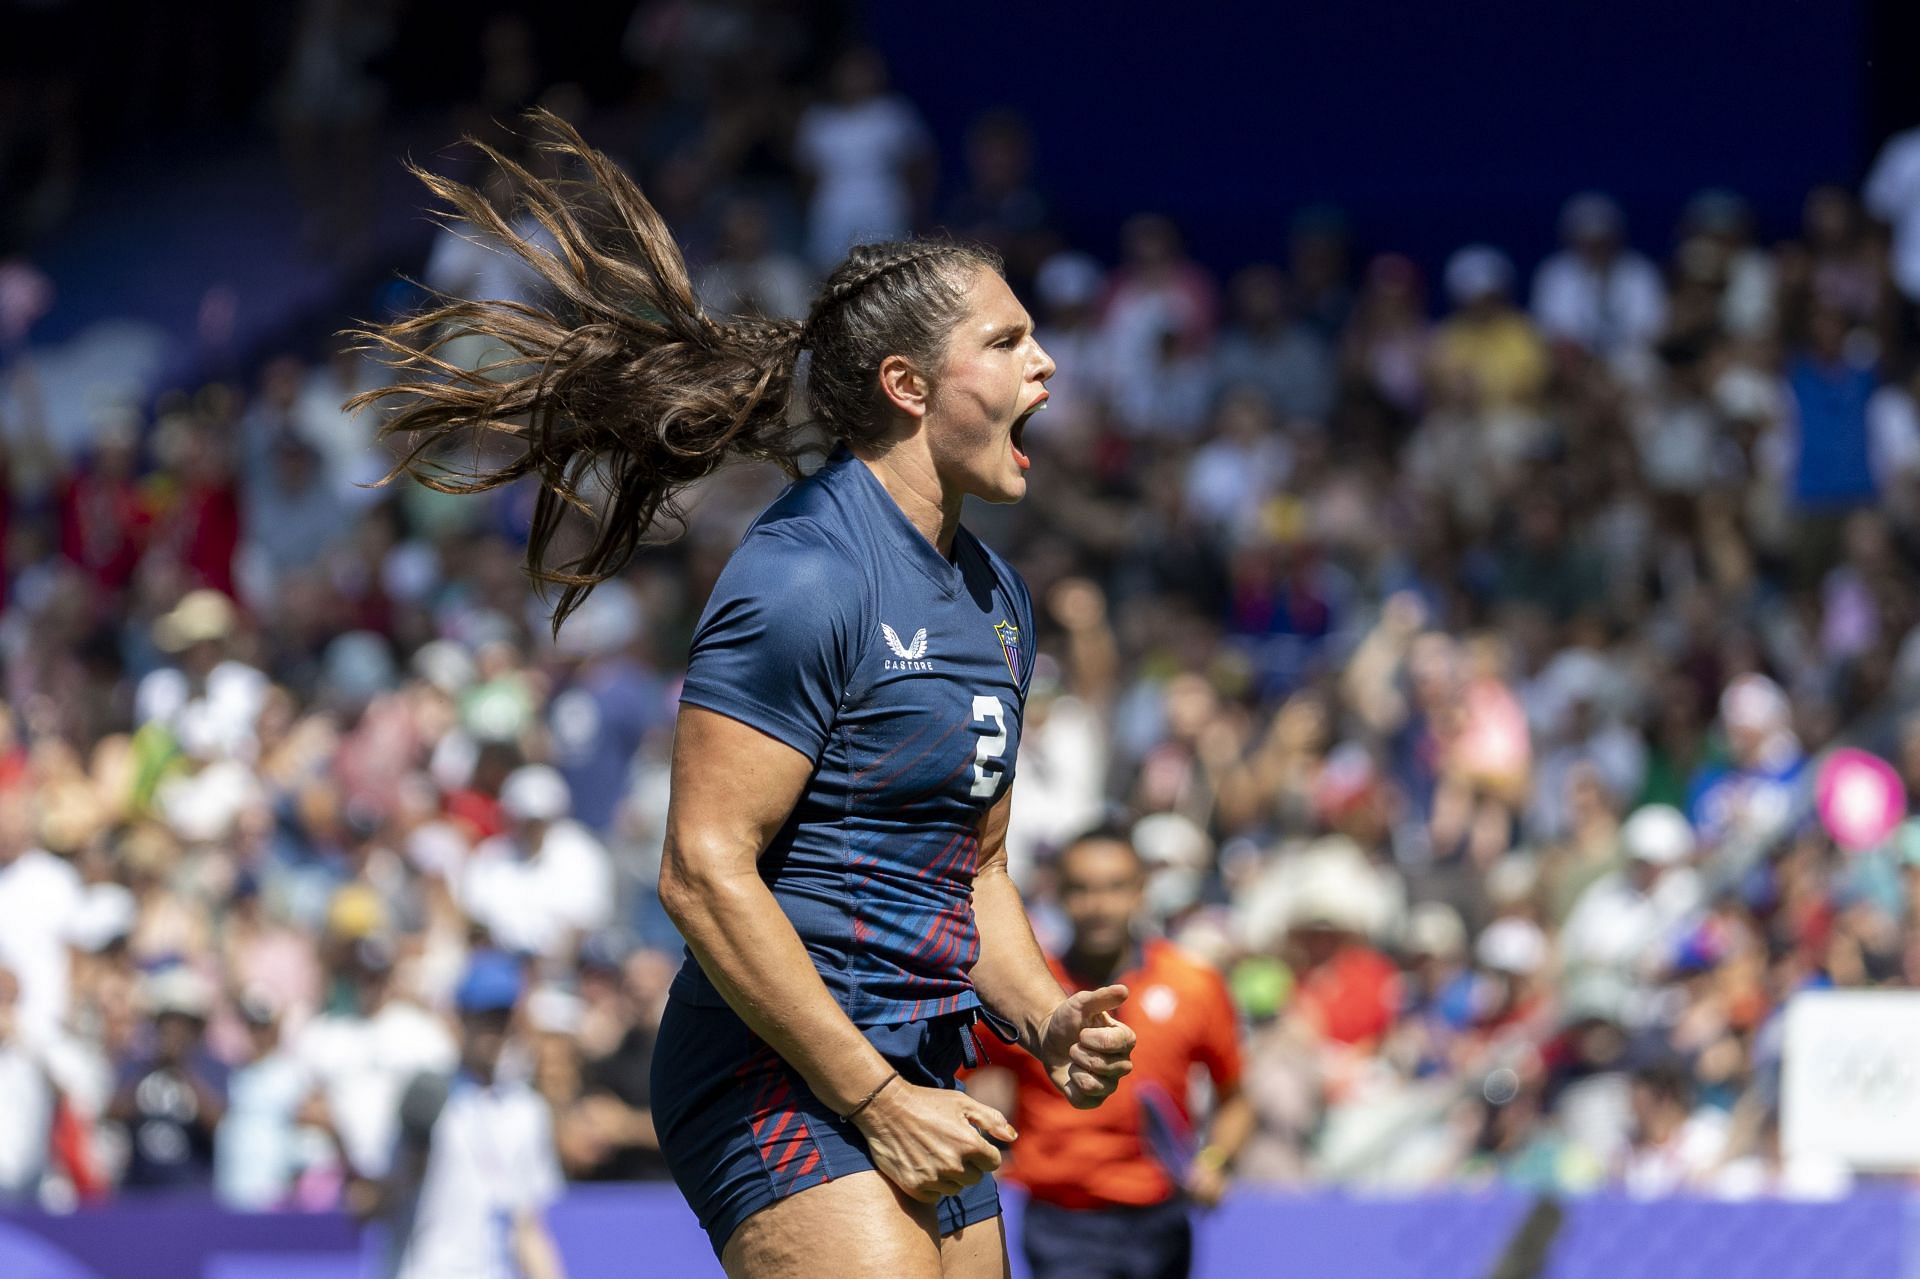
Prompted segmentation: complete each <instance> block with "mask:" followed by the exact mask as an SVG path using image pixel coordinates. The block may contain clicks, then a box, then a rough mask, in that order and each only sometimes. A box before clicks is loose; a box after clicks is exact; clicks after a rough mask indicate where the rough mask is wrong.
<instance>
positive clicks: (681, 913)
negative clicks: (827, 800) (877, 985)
mask: <svg viewBox="0 0 1920 1279" xmlns="http://www.w3.org/2000/svg"><path fill="white" fill-rule="evenodd" d="M812 771H813V765H812V763H811V761H809V760H808V759H807V757H806V756H804V755H802V754H801V753H800V752H799V751H797V750H794V749H793V748H792V747H790V746H787V745H784V744H782V743H781V742H778V741H776V740H774V739H773V738H771V737H769V736H767V735H766V734H765V733H762V732H760V731H759V730H758V729H754V728H749V727H748V726H747V725H745V724H742V723H740V722H738V721H737V720H732V719H728V718H727V717H726V716H724V715H720V714H717V713H716V712H713V711H709V710H703V709H701V708H700V707H697V706H683V707H682V708H681V710H680V721H679V725H678V728H677V731H676V733H675V736H674V743H673V784H672V799H671V801H670V804H669V807H668V810H667V841H666V849H665V852H664V855H663V859H662V862H661V866H660V901H661V904H662V905H664V906H665V907H666V910H667V914H668V915H669V916H671V917H672V919H673V923H674V926H675V927H676V928H678V929H679V930H680V935H681V936H682V937H684V938H686V941H687V946H688V948H689V949H691V950H692V951H693V955H694V958H695V959H697V960H698V961H699V963H700V967H701V969H702V970H704V971H705V973H706V974H707V977H708V978H709V979H710V980H711V981H712V982H713V984H714V987H715V988H716V989H718V990H719V992H720V994H721V995H722V997H724V998H725V999H726V1001H727V1003H728V1004H729V1005H730V1006H731V1007H732V1008H733V1010H734V1012H736V1013H738V1014H739V1016H740V1019H741V1020H742V1021H744V1022H746V1023H747V1025H748V1026H749V1027H750V1028H751V1029H752V1030H753V1032H754V1034H756V1035H758V1036H760V1038H762V1039H764V1040H765V1041H766V1042H767V1044H768V1045H769V1046H771V1047H772V1048H773V1050H774V1051H775V1052H777V1053H779V1054H780V1056H781V1057H782V1058H784V1059H785V1060H786V1062H787V1064H789V1065H790V1066H792V1067H793V1068H794V1070H796V1071H798V1072H799V1074H800V1077H801V1078H802V1079H804V1080H806V1082H807V1086H808V1087H809V1088H811V1089H812V1090H813V1093H814V1095H815V1096H816V1097H819V1098H820V1100H822V1101H823V1102H825V1103H826V1104H827V1105H829V1106H831V1107H833V1109H834V1110H836V1111H839V1112H840V1113H842V1114H844V1113H845V1112H846V1111H848V1110H850V1109H852V1108H853V1107H854V1106H855V1105H856V1104H858V1103H859V1101H860V1099H861V1098H863V1097H865V1096H866V1095H867V1094H868V1093H869V1092H870V1091H871V1090H872V1089H873V1088H874V1087H875V1086H876V1085H878V1084H879V1083H880V1082H881V1081H882V1080H884V1079H886V1078H887V1076H888V1075H889V1074H891V1073H892V1067H890V1066H888V1065H887V1062H886V1059H885V1058H883V1057H881V1055H880V1054H879V1052H878V1051H877V1050H875V1048H874V1047H873V1045H872V1044H870V1043H868V1042H867V1038H866V1036H865V1035H863V1034H861V1033H860V1030H859V1028H858V1027H856V1026H855V1025H854V1024H853V1022H852V1021H851V1020H849V1019H848V1017H847V1015H846V1013H845V1012H843V1011H842V1010H841V1008H840V1005H839V1004H837V1003H835V1002H834V999H833V995H832V994H831V993H830V992H829V991H828V990H827V986H826V983H825V982H823V981H821V980H820V974H819V973H818V972H816V971H815V970H814V966H813V961H812V959H811V958H810V957H809V956H808V954H807V948H806V946H805V945H804V944H802V942H801V940H800V935H799V934H798V933H797V932H795V931H794V928H793V924H792V923H791V922H790V921H789V920H788V919H787V916H786V914H785V912H784V911H782V910H781V909H780V904H779V902H778V901H776V900H775V899H774V896H773V891H772V890H771V889H769V888H768V887H767V885H766V882H765V881H764V880H762V879H761V878H760V870H759V862H760V854H761V853H762V852H763V851H764V850H765V849H766V847H767V845H768V844H769V843H770V842H771V841H772V839H773V837H774V835H775V834H776V833H777V832H778V831H779V829H780V827H781V826H782V824H784V823H785V822H786V820H787V817H788V815H789V814H790V813H792V811H793V807H794V804H795V803H797V802H798V801H799V798H800V794H801V792H802V790H803V789H804V788H805V786H806V784H807V778H808V777H809V776H810V775H811V773H812ZM896 1086H897V1085H896Z"/></svg>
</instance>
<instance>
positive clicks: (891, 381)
mask: <svg viewBox="0 0 1920 1279" xmlns="http://www.w3.org/2000/svg"><path fill="white" fill-rule="evenodd" d="M931 391H932V388H931V387H929V386H928V385H927V379H926V378H925V377H923V376H922V375H921V373H920V370H919V369H918V368H916V367H914V363H913V361H912V360H909V359H908V358H907V357H906V356H904V355H889V356H888V357H887V358H886V359H884V360H882V361H880V393H881V394H883V395H885V396H886V397H887V401H888V402H889V403H890V404H892V405H893V407H894V408H896V409H898V410H899V411H900V412H902V413H905V414H906V415H907V416H908V417H914V418H920V417H925V416H926V415H927V397H928V395H929V394H930V393H931Z"/></svg>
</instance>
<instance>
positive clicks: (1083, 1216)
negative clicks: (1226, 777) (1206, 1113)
mask: <svg viewBox="0 0 1920 1279" xmlns="http://www.w3.org/2000/svg"><path fill="white" fill-rule="evenodd" d="M1145 888H1146V874H1145V867H1144V866H1143V865H1142V863H1141V860H1140V855H1139V854H1138V853H1137V852H1136V851H1135V850H1134V847H1133V845H1132V843H1131V842H1130V841H1129V840H1128V839H1127V837H1126V836H1125V835H1124V834H1115V833H1112V832H1108V831H1101V832H1098V833H1095V834H1090V835H1086V836H1082V837H1081V838H1080V839H1079V840H1078V841H1076V842H1075V843H1073V844H1072V845H1070V846H1069V847H1068V848H1067V849H1066V851H1065V852H1063V853H1062V854H1061V857H1060V905H1061V907H1062V909H1063V910H1064V911H1065V913H1066V916H1067V920H1068V922H1069V923H1070V924H1071V925H1072V929H1073V938H1072V942H1071V944H1070V946H1069V947H1068V950H1067V953H1066V954H1065V955H1063V956H1061V957H1059V958H1056V959H1052V960H1051V963H1052V966H1053V972H1054V976H1055V977H1057V978H1059V980H1060V984H1061V985H1062V986H1064V987H1065V988H1066V989H1067V990H1068V991H1078V990H1091V989H1097V988H1098V987H1101V986H1105V985H1109V984H1111V983H1116V982H1118V983H1123V984H1125V985H1126V987H1127V989H1128V990H1129V991H1131V992H1132V995H1131V997H1130V998H1129V999H1128V1000H1127V1002H1126V1003H1125V1004H1123V1005H1121V1006H1120V1007H1119V1008H1118V1009H1117V1010H1115V1012H1114V1013H1113V1016H1115V1017H1117V1018H1118V1019H1119V1020H1121V1021H1123V1022H1125V1023H1126V1024H1127V1025H1129V1026H1131V1027H1132V1028H1133V1029H1134V1030H1135V1031H1136V1032H1137V1033H1138V1034H1139V1036H1140V1042H1139V1046H1138V1047H1137V1048H1135V1050H1134V1054H1133V1071H1132V1073H1131V1074H1129V1075H1127V1076H1126V1077H1125V1078H1123V1079H1122V1080H1121V1081H1120V1086H1119V1087H1118V1088H1117V1089H1116V1090H1115V1091H1114V1094H1113V1095H1112V1096H1111V1097H1109V1098H1108V1099H1107V1102H1106V1104H1105V1105H1103V1106H1101V1107H1100V1108H1099V1109H1097V1110H1077V1109H1075V1108H1074V1106H1073V1104H1072V1103H1071V1102H1069V1101H1068V1100H1067V1099H1066V1098H1065V1097H1064V1096H1063V1095H1061V1092H1060V1090H1059V1089H1058V1088H1056V1087H1055V1086H1054V1084H1053V1082H1052V1080H1050V1079H1049V1078H1048V1077H1047V1072H1046V1069H1045V1068H1044V1067H1043V1066H1041V1065H1040V1063H1039V1062H1037V1061H1035V1060H1034V1059H1033V1058H1032V1057H1030V1056H1028V1055H1027V1054H1026V1053H1024V1052H1022V1051H1021V1050H1020V1049H1018V1048H1013V1047H1009V1046H1006V1045H1003V1044H1001V1043H999V1042H997V1041H995V1040H993V1039H992V1037H991V1036H988V1037H986V1039H987V1049H988V1065H987V1066H986V1067H985V1068H984V1069H982V1070H980V1071H978V1072H976V1073H975V1075H974V1076H973V1078H972V1079H971V1080H970V1081H969V1082H968V1089H969V1090H970V1091H972V1092H974V1093H975V1094H976V1095H977V1096H980V1097H981V1098H982V1099H983V1100H986V1101H987V1102H988V1103H989V1104H992V1105H994V1106H996V1107H998V1108H999V1109H1000V1110H1002V1112H1003V1113H1005V1114H1006V1115H1007V1116H1008V1118H1009V1119H1011V1120H1012V1122H1013V1123H1014V1125H1015V1126H1016V1127H1018V1128H1019V1129H1020V1139H1019V1141H1018V1142H1017V1143H1016V1144H1015V1145H1014V1147H1013V1151H1012V1153H1011V1155H1010V1156H1009V1159H1008V1162H1007V1164H1006V1166H1005V1174H1006V1175H1007V1176H1008V1177H1009V1178H1010V1179H1011V1180H1013V1181H1015V1182H1017V1183H1018V1184H1019V1185H1020V1186H1021V1187H1023V1188H1024V1189H1025V1190H1026V1192H1027V1195H1028V1206H1027V1213H1026V1226H1025V1229H1024V1230H1023V1231H1022V1241H1021V1242H1022V1246H1023V1247H1024V1249H1025V1251H1026V1254H1027V1264H1028V1266H1029V1268H1030V1269H1031V1270H1032V1272H1033V1276H1034V1279H1184V1277H1185V1276H1186V1274H1187V1273H1188V1270H1189V1268H1190V1266H1191V1263H1192V1256H1193V1230H1192V1225H1191V1223H1190V1222H1189V1220H1188V1205H1189V1204H1199V1205H1201V1206H1203V1207H1211V1206H1212V1205H1214V1204H1216V1203H1218V1202H1219V1201H1220V1197H1221V1195H1222V1194H1224V1193H1225V1191H1226V1187H1227V1170H1228V1168H1229V1167H1230V1166H1231V1165H1232V1162H1233V1157H1234V1155H1235V1154H1237V1153H1238V1151H1239V1149H1240V1146H1241V1145H1242V1144H1243V1143H1244V1142H1245V1141H1246V1139H1247V1136H1248V1134H1249V1133H1250V1132H1251V1131H1252V1129H1253V1110H1252V1107H1250V1106H1249V1105H1248V1104H1247V1102H1246V1100H1245V1099H1244V1098H1242V1097H1241V1096H1240V1095H1239V1083H1240V1045H1239V1026H1238V1024H1237V1021H1236V1018H1235V1015H1234V1009H1233V1001H1232V999H1231V997H1230V996H1229V995H1228V993H1227V987H1226V983H1225V982H1224V981H1222V980H1221V979H1220V975H1219V974H1218V973H1216V972H1215V971H1214V970H1213V969H1212V968H1210V967H1208V966H1207V965H1206V964H1204V963H1202V962H1201V961H1200V960H1199V959H1196V958H1195V957H1193V956H1191V955H1189V954H1187V953H1185V952H1184V951H1182V950H1181V949H1180V948H1179V947H1177V946H1175V945H1173V944H1172V943H1171V942H1168V941H1163V940H1161V939H1158V938H1146V937H1142V936H1141V935H1140V934H1141V931H1142V930H1141V929H1140V927H1139V918H1140V913H1141V907H1142V904H1143V901H1144V893H1145ZM1195 1065H1199V1066H1203V1067H1205V1069H1206V1072H1207V1075H1208V1077H1209V1078H1210V1079H1211V1080H1212V1082H1213V1093H1214V1097H1215V1105H1214V1108H1213V1123H1212V1125H1211V1128H1210V1131H1209V1135H1208V1140H1207V1141H1206V1142H1205V1143H1204V1144H1203V1143H1202V1142H1200V1140H1199V1139H1198V1135H1197V1134H1198V1129H1199V1125H1197V1124H1196V1123H1195V1122H1194V1116H1193V1112H1192V1102H1191V1100H1190V1098H1189V1088H1190V1084H1191V1081H1192V1076H1193V1067H1194V1066H1195Z"/></svg>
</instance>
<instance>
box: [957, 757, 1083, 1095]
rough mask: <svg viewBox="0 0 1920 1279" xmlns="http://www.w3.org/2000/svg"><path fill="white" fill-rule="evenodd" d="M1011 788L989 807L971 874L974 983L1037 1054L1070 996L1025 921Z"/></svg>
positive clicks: (1024, 1044) (985, 1000)
mask: <svg viewBox="0 0 1920 1279" xmlns="http://www.w3.org/2000/svg"><path fill="white" fill-rule="evenodd" d="M1012 800H1013V788H1012V787H1008V788H1007V793H1006V794H1004V795H1002V796H1001V797H1000V799H999V802H997V803H996V804H994V806H993V807H992V808H990V809H988V810H987V815H986V817H985V818H984V819H983V820H982V821H981V824H980V867H979V870H978V871H977V872H976V873H975V875H974V878H973V917H974V922H975V924H976V926H977V927H978V928H979V930H980V959H979V961H978V962H977V963H975V964H974V966H973V988H974V990H975V991H976V992H977V993H978V994H979V996H980V1002H982V1003H984V1004H985V1005H986V1006H987V1008H988V1009H989V1010H990V1011H992V1012H993V1013H995V1014H997V1015H998V1016H1000V1017H1004V1018H1005V1019H1006V1020H1008V1021H1010V1022H1012V1023H1013V1024H1014V1026H1015V1027H1016V1028H1017V1030H1018V1031H1019V1034H1020V1046H1021V1047H1022V1048H1024V1049H1026V1050H1027V1051H1028V1052H1030V1053H1033V1054H1034V1055H1035V1056H1036V1057H1037V1056H1039V1055H1040V1049H1039V1045H1040V1039H1041V1036H1042V1034H1044V1033H1045V1031H1046V1027H1047V1019H1048V1018H1049V1017H1051V1016H1052V1015H1053V1010H1054V1009H1055V1008H1057V1007H1059V1006H1060V1001H1061V1000H1063V999H1065V998H1066V997H1067V995H1066V992H1065V991H1063V990H1061V989H1060V983H1059V982H1057V981H1055V980H1054V979H1053V972H1052V971H1051V970H1050V969H1049V968H1048V967H1047V959H1046V956H1045V955H1043V954H1041V952H1040V943H1039V942H1037V941H1035V940H1034V937H1033V926H1032V925H1031V924H1029V923H1028V922H1027V908H1026V906H1025V905H1024V904H1022V902H1021V901H1020V890H1019V889H1018V888H1015V887H1014V885H1013V877H1012V876H1011V875H1009V874H1007V814H1008V813H1009V812H1010V811H1011V809H1012V806H1013V805H1012Z"/></svg>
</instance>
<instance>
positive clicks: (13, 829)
mask: <svg viewBox="0 0 1920 1279" xmlns="http://www.w3.org/2000/svg"><path fill="white" fill-rule="evenodd" d="M34 817H35V812H34V804H33V802H32V801H31V800H29V799H28V798H26V797H25V796H23V795H18V794H15V795H12V796H9V797H8V798H7V799H6V800H5V801H4V802H0V968H4V969H8V970H11V973H12V975H13V977H14V978H15V979H16V980H17V982H18V984H19V990H18V1003H17V1005H16V1007H15V1009H14V1012H13V1017H14V1019H15V1023H16V1027H17V1029H18V1031H19V1032H20V1033H21V1034H22V1035H23V1036H24V1037H25V1038H26V1039H27V1040H28V1041H30V1042H34V1043H40V1044H45V1043H47V1042H49V1041H50V1040H51V1039H52V1038H53V1036H54V1035H55V1033H56V1032H57V1031H58V1030H59V1028H60V1026H61V1023H62V1022H64V1021H65V1020H66V1016H67V1006H68V998H69V992H70V985H71V982H70V977H69V974H68V968H69V965H70V962H71V960H70V958H69V954H68V949H67V939H68V933H69V931H70V926H71V923H72V921H73V919H74V916H75V913H76V912H77V911H78V910H79V909H80V905H81V901H82V898H83V897H84V895H85V894H84V886H83V885H82V884H81V882H80V874H79V872H78V871H76V870H75V869H74V868H73V863H71V862H69V861H68V860H67V859H66V858H64V857H60V856H57V855H56V854H53V853H50V852H48V851H47V850H46V849H44V848H40V847H37V846H36V845H35V843H34V835H35V832H34V829H33V823H34Z"/></svg>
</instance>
